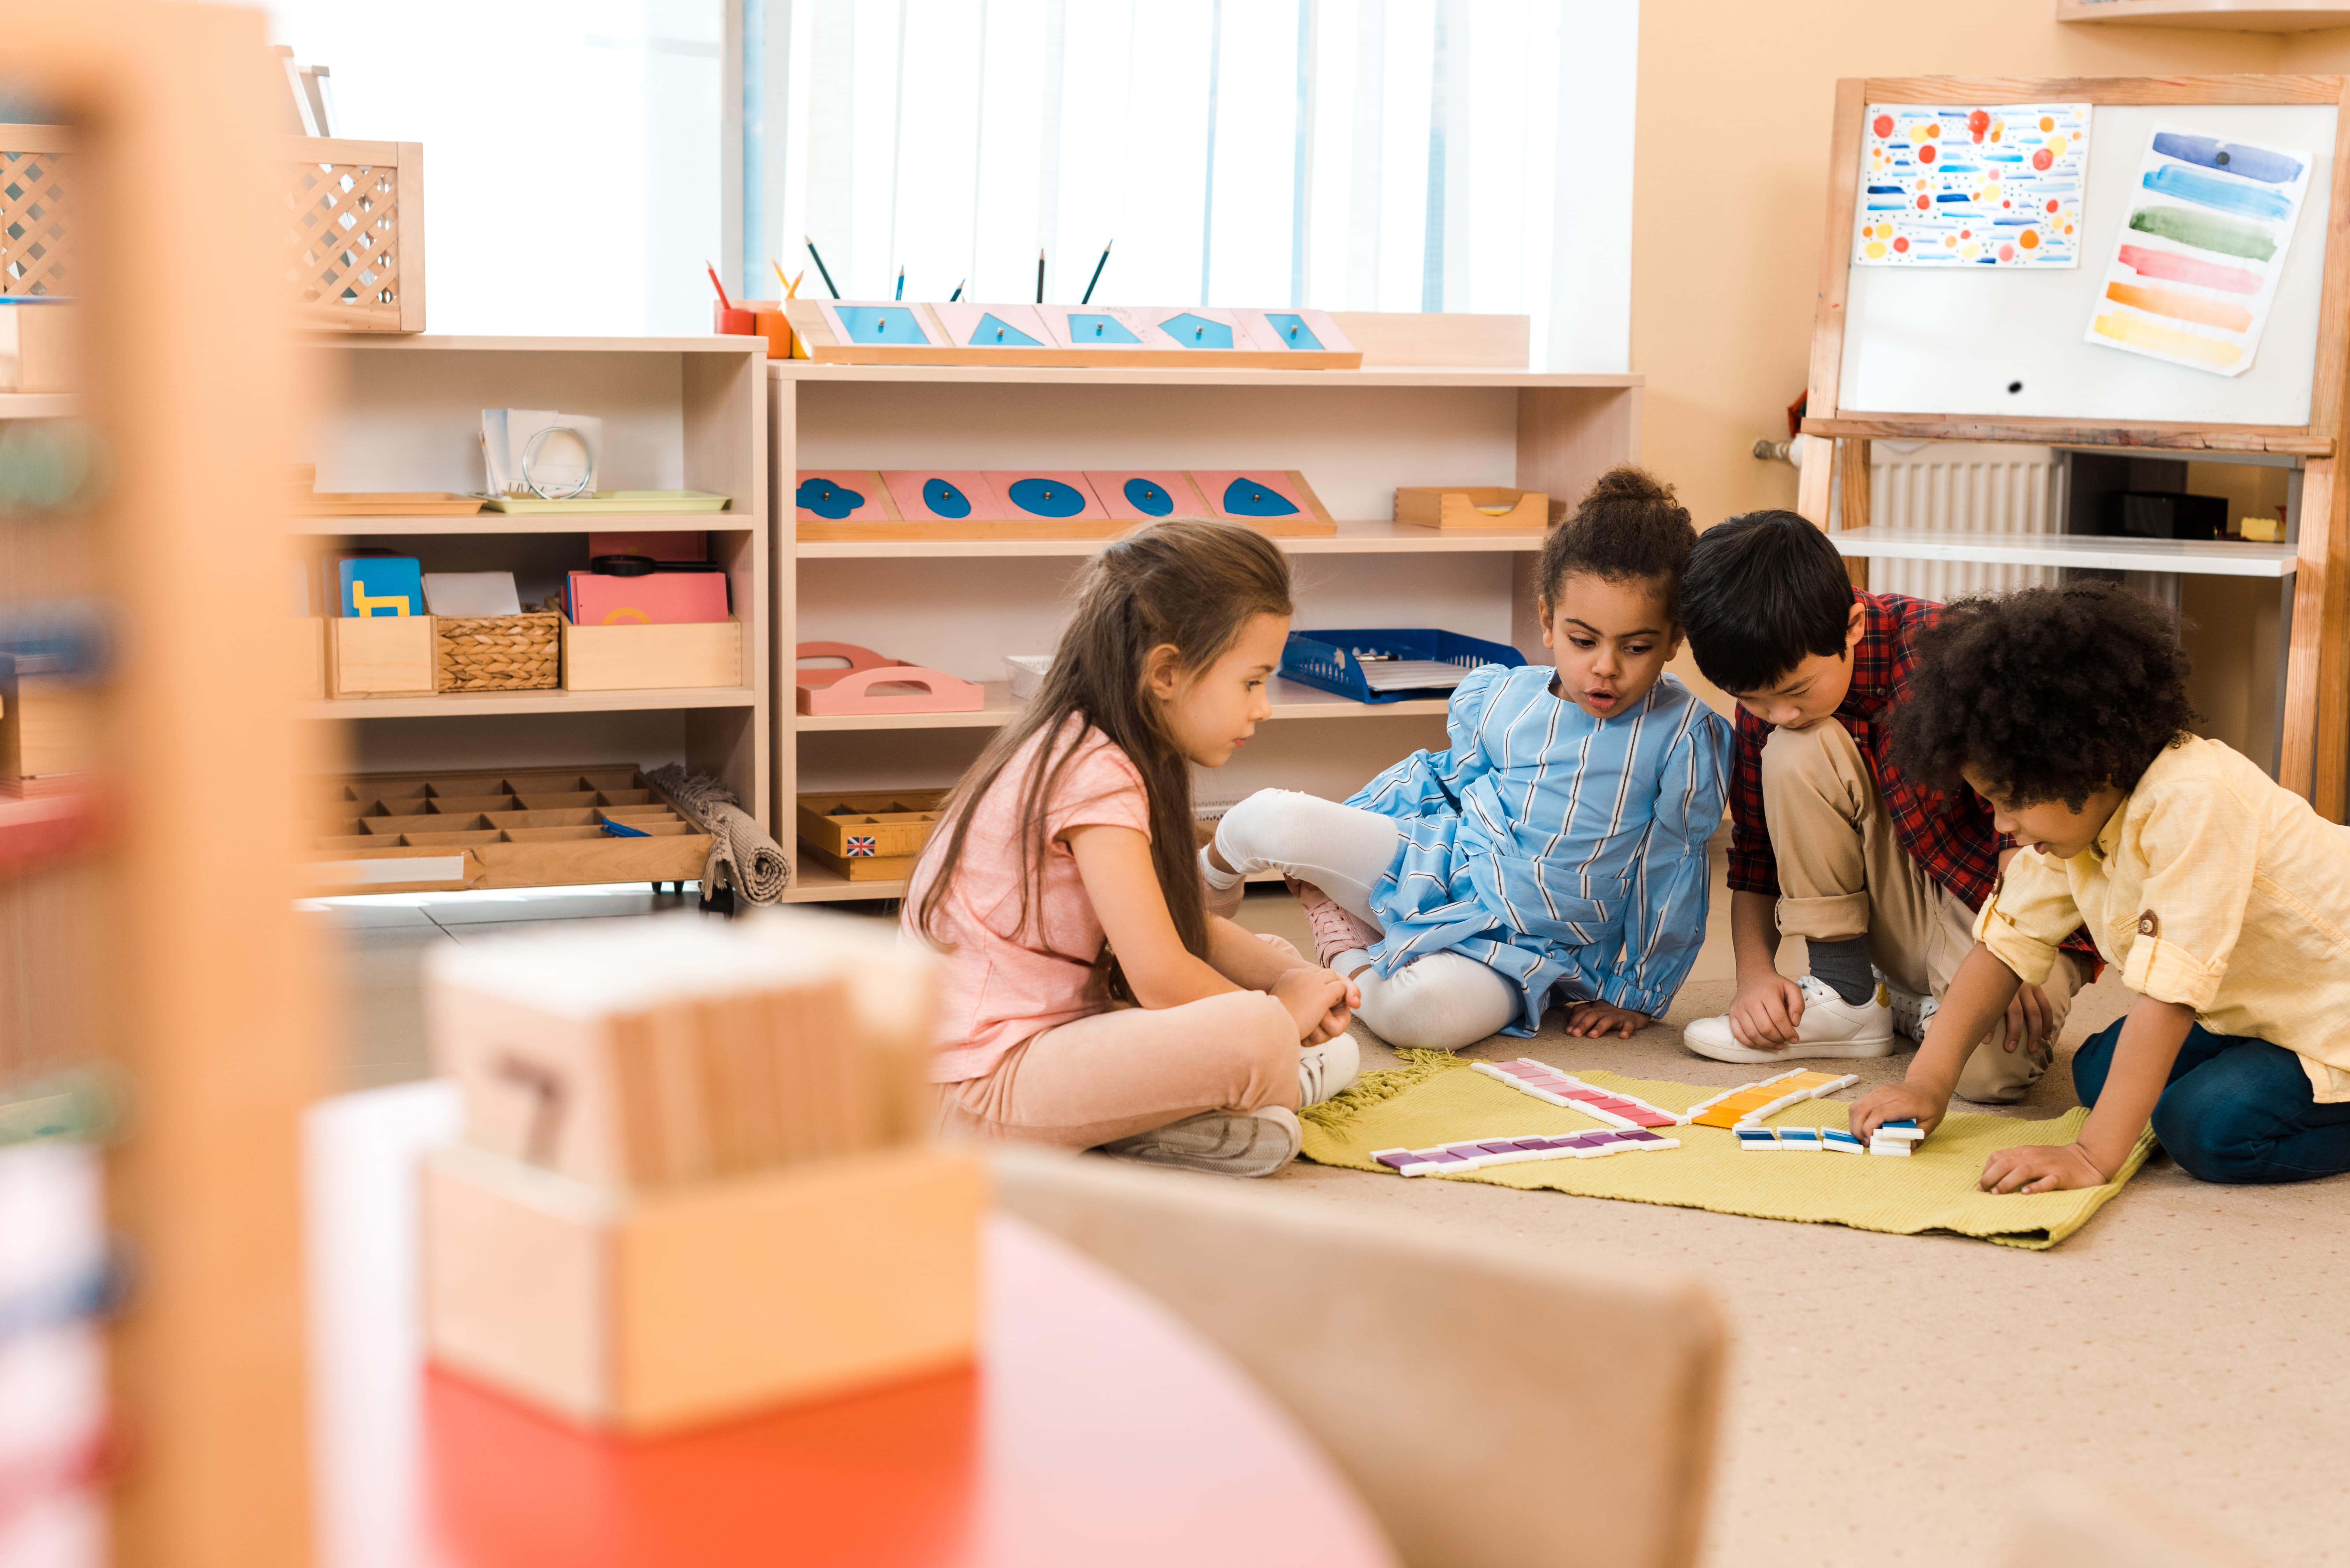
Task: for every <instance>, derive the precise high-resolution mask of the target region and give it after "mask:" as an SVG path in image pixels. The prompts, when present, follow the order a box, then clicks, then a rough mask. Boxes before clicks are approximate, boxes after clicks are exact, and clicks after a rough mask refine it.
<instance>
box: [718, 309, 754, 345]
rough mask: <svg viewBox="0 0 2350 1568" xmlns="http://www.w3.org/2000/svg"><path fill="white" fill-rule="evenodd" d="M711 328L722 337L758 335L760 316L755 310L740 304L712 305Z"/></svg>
mask: <svg viewBox="0 0 2350 1568" xmlns="http://www.w3.org/2000/svg"><path fill="white" fill-rule="evenodd" d="M710 330H712V332H715V333H717V334H718V335H719V336H720V337H756V336H757V335H758V331H759V325H758V317H757V316H756V314H755V313H754V312H752V311H749V310H745V309H743V307H742V306H738V305H719V304H717V303H715V302H712V305H711V306H710Z"/></svg>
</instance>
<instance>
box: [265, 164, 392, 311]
mask: <svg viewBox="0 0 2350 1568" xmlns="http://www.w3.org/2000/svg"><path fill="white" fill-rule="evenodd" d="M292 145H293V147H294V148H295V149H296V150H297V151H300V152H301V153H303V154H305V155H306V156H305V157H304V158H303V160H302V161H300V162H297V163H296V164H294V165H293V166H292V168H291V169H290V171H289V173H290V176H291V178H290V182H289V184H288V185H287V188H286V240H285V244H286V257H287V259H286V285H287V286H288V287H289V288H290V289H292V291H293V295H294V301H295V313H296V318H297V319H298V320H299V321H300V322H301V324H302V325H303V326H306V327H327V328H328V329H330V330H338V331H344V332H421V331H422V330H423V329H424V264H423V254H424V249H423V243H422V242H423V233H424V196H423V172H424V171H423V162H424V149H423V147H422V146H421V144H420V143H417V142H413V141H346V140H340V139H338V138H330V137H307V138H304V139H302V140H299V141H298V142H295V143H293V144H292Z"/></svg>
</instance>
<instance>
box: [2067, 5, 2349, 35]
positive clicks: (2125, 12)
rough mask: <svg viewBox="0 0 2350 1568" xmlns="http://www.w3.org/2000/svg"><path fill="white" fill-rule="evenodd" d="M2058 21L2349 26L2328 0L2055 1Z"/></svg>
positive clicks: (2286, 28)
mask: <svg viewBox="0 0 2350 1568" xmlns="http://www.w3.org/2000/svg"><path fill="white" fill-rule="evenodd" d="M2055 4H2056V19H2057V20H2058V21H2059V22H2121V23H2128V24H2131V25H2133V26H2140V27H2197V28H2201V29H2204V30H2206V31H2215V30H2225V31H2230V32H2239V33H2312V32H2317V31H2319V30H2321V29H2323V28H2327V27H2350V5H2339V4H2336V3H2334V0H2055Z"/></svg>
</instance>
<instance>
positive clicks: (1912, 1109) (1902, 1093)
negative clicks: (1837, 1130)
mask: <svg viewBox="0 0 2350 1568" xmlns="http://www.w3.org/2000/svg"><path fill="white" fill-rule="evenodd" d="M1949 1108H1950V1102H1949V1101H1948V1100H1939V1099H1936V1098H1935V1097H1934V1096H1932V1095H1929V1094H1928V1093H1927V1092H1926V1091H1925V1090H1923V1089H1913V1088H1911V1087H1910V1086H1909V1085H1907V1084H1887V1085H1885V1086H1884V1087H1883V1088H1880V1089H1871V1090H1869V1091H1868V1093H1866V1094H1865V1095H1863V1096H1860V1098H1858V1099H1856V1100H1855V1101H1854V1102H1853V1103H1852V1111H1851V1115H1850V1117H1849V1121H1850V1124H1851V1127H1852V1136H1853V1137H1856V1138H1858V1139H1859V1140H1860V1141H1861V1142H1862V1143H1864V1144H1865V1143H1866V1142H1867V1141H1868V1140H1869V1139H1870V1138H1871V1137H1874V1136H1876V1133H1877V1128H1878V1127H1882V1126H1883V1125H1884V1124H1885V1123H1887V1122H1898V1121H1902V1120H1904V1119H1907V1120H1909V1121H1914V1122H1916V1123H1917V1124H1918V1127H1919V1128H1921V1129H1922V1130H1924V1131H1926V1132H1929V1133H1930V1132H1932V1131H1933V1130H1934V1128H1935V1127H1938V1126H1939V1125H1940V1123H1941V1120H1942V1113H1943V1112H1944V1111H1945V1110H1947V1109H1949Z"/></svg>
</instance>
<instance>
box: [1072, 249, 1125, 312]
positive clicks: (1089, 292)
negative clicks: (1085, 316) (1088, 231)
mask: <svg viewBox="0 0 2350 1568" xmlns="http://www.w3.org/2000/svg"><path fill="white" fill-rule="evenodd" d="M1114 244H1118V242H1117V241H1116V240H1112V241H1110V243H1109V245H1114ZM1109 245H1104V246H1102V254H1101V260H1099V261H1097V262H1096V263H1094V275H1093V276H1092V277H1091V278H1089V279H1088V280H1087V283H1086V296H1085V297H1084V298H1083V299H1081V300H1079V301H1077V303H1078V304H1079V305H1091V304H1092V303H1093V302H1094V285H1095V284H1097V283H1099V282H1101V275H1102V268H1104V267H1106V266H1107V265H1109Z"/></svg>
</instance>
